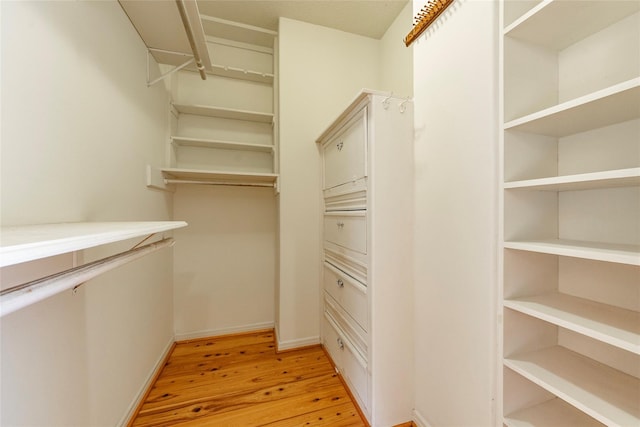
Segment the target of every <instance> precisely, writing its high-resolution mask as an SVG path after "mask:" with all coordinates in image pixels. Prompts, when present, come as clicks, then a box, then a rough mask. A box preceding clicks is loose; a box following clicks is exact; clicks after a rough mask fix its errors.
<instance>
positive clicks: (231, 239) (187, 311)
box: [174, 185, 276, 340]
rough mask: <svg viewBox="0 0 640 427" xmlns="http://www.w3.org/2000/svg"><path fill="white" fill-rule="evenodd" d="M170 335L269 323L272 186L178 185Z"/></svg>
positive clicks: (271, 316)
mask: <svg viewBox="0 0 640 427" xmlns="http://www.w3.org/2000/svg"><path fill="white" fill-rule="evenodd" d="M174 218H175V219H176V220H178V219H179V220H184V221H187V222H188V223H189V227H185V228H183V229H180V230H176V231H175V237H176V240H177V242H178V243H176V245H175V247H174V298H175V299H174V319H175V332H176V338H177V339H178V340H180V339H187V338H195V337H205V336H213V335H222V334H225V333H232V332H238V331H247V330H257V329H262V328H272V327H273V325H274V304H273V301H274V289H275V270H274V269H275V253H276V252H275V251H276V248H275V239H276V198H275V196H274V193H273V189H272V188H250V187H214V186H197V185H195V186H188V185H183V186H178V189H177V191H176V193H175V196H174Z"/></svg>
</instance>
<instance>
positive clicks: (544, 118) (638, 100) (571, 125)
mask: <svg viewBox="0 0 640 427" xmlns="http://www.w3.org/2000/svg"><path fill="white" fill-rule="evenodd" d="M638 105H640V77H638V78H634V79H631V80H627V81H626V82H622V83H619V84H617V85H614V86H611V87H608V88H605V89H602V90H599V91H596V92H593V93H590V94H588V95H585V96H581V97H579V98H576V99H573V100H571V101H567V102H563V103H562V104H559V105H555V106H553V107H550V108H546V109H544V110H542V111H537V112H535V113H533V114H529V115H527V116H524V117H521V118H518V119H515V120H511V121H509V122H507V123H505V125H504V129H505V130H518V131H522V132H530V133H536V134H541V135H548V136H555V137H564V136H568V135H573V134H576V133H580V132H585V131H588V130H592V129H597V128H601V127H604V126H608V125H612V124H615V123H621V122H625V121H627V120H632V119H637V118H639V117H640V108H638Z"/></svg>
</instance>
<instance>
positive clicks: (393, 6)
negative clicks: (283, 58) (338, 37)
mask: <svg viewBox="0 0 640 427" xmlns="http://www.w3.org/2000/svg"><path fill="white" fill-rule="evenodd" d="M407 1H408V0H288V1H280V0H232V1H229V0H197V3H198V7H199V9H200V13H201V14H203V15H210V16H215V17H217V18H222V19H227V20H229V21H235V22H242V23H245V24H249V25H255V26H257V27H262V28H267V29H270V30H277V29H278V17H279V16H283V17H286V18H291V19H296V20H298V21H304V22H308V23H311V24H316V25H322V26H324V27H329V28H335V29H337V30H342V31H346V32H349V33H354V34H360V35H362V36H366V37H372V38H376V39H379V38H381V37H382V36H383V35H384V33H385V31H386V30H387V29H388V28H389V26H390V25H391V24H392V23H393V21H394V19H395V18H396V17H397V16H398V14H399V13H400V11H401V10H402V9H403V8H404V6H405V5H406V4H407Z"/></svg>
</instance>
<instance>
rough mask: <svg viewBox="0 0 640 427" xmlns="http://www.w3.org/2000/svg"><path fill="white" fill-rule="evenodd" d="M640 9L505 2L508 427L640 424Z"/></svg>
mask: <svg viewBox="0 0 640 427" xmlns="http://www.w3.org/2000/svg"><path fill="white" fill-rule="evenodd" d="M639 11H640V2H611V1H553V0H545V1H524V2H522V1H503V2H502V3H501V27H500V28H501V31H502V38H501V49H500V50H501V57H500V59H501V78H500V81H501V98H502V99H501V111H502V116H503V124H502V132H501V144H500V147H501V149H500V155H501V158H502V160H503V170H502V178H503V179H502V180H501V181H502V184H501V191H500V194H501V200H500V204H501V208H502V214H501V226H502V231H501V233H502V239H501V240H502V245H501V253H500V267H501V270H502V276H501V282H500V286H499V288H500V291H499V298H500V301H499V309H500V312H499V313H498V314H499V316H501V318H502V323H501V325H502V330H501V333H500V337H501V339H500V352H501V356H502V357H500V358H499V360H500V366H499V372H500V381H499V386H498V389H499V391H500V393H499V394H500V399H499V407H500V410H499V411H498V413H499V414H502V416H501V419H499V420H497V422H498V423H504V424H505V425H507V426H523V425H527V426H531V425H534V426H544V425H563V426H591V425H618V426H626V425H640V220H639V218H640V12H639Z"/></svg>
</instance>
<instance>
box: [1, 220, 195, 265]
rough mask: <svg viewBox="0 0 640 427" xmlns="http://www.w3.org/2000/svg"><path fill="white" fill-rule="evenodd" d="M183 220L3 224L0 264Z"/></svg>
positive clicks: (101, 242) (155, 229)
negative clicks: (7, 225)
mask: <svg viewBox="0 0 640 427" xmlns="http://www.w3.org/2000/svg"><path fill="white" fill-rule="evenodd" d="M186 225H187V223H186V222H184V221H145V222H76V223H62V224H38V225H24V226H13V227H2V230H1V231H0V236H1V241H0V267H5V266H8V265H13V264H19V263H22V262H27V261H33V260H36V259H41V258H46V257H50V256H54V255H60V254H63V253H67V252H73V251H79V250H82V249H87V248H91V247H94V246H99V245H104V244H107V243H113V242H118V241H121V240H127V239H131V238H134V237H140V236H147V235H149V234H154V233H160V232H163V231H168V230H173V229H175V228H180V227H184V226H186Z"/></svg>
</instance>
